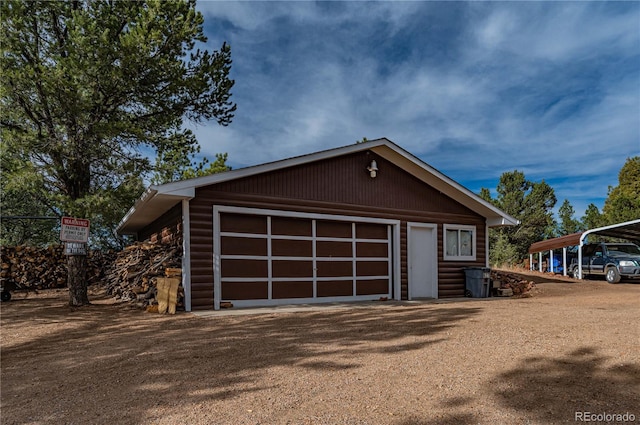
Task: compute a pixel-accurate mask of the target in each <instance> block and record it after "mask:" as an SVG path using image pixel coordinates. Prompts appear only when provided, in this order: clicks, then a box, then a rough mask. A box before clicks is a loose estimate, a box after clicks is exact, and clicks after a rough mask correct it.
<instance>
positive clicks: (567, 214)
mask: <svg viewBox="0 0 640 425" xmlns="http://www.w3.org/2000/svg"><path fill="white" fill-rule="evenodd" d="M574 214H575V210H574V209H573V206H571V203H570V202H569V200H568V199H565V200H564V202H563V203H562V205H560V208H559V209H558V217H559V218H560V222H559V223H558V228H557V235H556V236H564V235H570V234H572V233H576V232H579V231H581V230H583V229H582V223H580V221H579V220H576V219H575V218H574Z"/></svg>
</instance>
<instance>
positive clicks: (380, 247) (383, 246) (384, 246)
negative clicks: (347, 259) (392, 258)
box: [356, 242, 389, 258]
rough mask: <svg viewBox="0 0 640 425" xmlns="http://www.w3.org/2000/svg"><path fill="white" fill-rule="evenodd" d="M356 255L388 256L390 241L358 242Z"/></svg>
mask: <svg viewBox="0 0 640 425" xmlns="http://www.w3.org/2000/svg"><path fill="white" fill-rule="evenodd" d="M356 255H357V256H358V257H379V258H383V257H387V256H388V255H389V245H388V243H375V242H357V243H356Z"/></svg>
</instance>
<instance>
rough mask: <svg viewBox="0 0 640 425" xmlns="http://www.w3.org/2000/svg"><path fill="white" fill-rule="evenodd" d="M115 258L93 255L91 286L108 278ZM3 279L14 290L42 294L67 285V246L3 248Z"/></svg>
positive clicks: (89, 257)
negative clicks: (107, 266) (46, 290)
mask: <svg viewBox="0 0 640 425" xmlns="http://www.w3.org/2000/svg"><path fill="white" fill-rule="evenodd" d="M114 257H115V254H114V253H113V252H103V251H89V253H88V255H87V282H88V283H89V284H92V283H96V282H99V281H100V280H102V279H104V277H105V264H108V263H109V262H110V261H111V259H112V258H114ZM0 259H1V267H2V269H1V271H0V277H1V278H2V280H3V282H5V283H6V284H7V285H9V286H10V287H11V289H27V290H39V289H49V288H61V287H64V286H66V285H67V256H66V255H65V253H64V245H50V246H49V247H46V248H42V247H35V246H24V245H19V246H3V247H1V248H0Z"/></svg>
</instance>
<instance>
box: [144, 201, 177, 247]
mask: <svg viewBox="0 0 640 425" xmlns="http://www.w3.org/2000/svg"><path fill="white" fill-rule="evenodd" d="M181 232H182V203H178V205H176V206H175V207H173V208H171V209H170V210H169V211H167V212H166V213H164V214H163V215H162V216H160V217H159V218H158V219H156V220H155V221H154V222H152V223H151V224H149V225H148V226H146V227H145V228H143V229H142V230H140V231H139V232H138V235H137V236H138V237H137V239H138V240H139V241H146V240H148V241H150V242H153V243H158V242H161V243H169V242H170V241H171V240H172V239H173V238H176V237H179V236H180V233H181Z"/></svg>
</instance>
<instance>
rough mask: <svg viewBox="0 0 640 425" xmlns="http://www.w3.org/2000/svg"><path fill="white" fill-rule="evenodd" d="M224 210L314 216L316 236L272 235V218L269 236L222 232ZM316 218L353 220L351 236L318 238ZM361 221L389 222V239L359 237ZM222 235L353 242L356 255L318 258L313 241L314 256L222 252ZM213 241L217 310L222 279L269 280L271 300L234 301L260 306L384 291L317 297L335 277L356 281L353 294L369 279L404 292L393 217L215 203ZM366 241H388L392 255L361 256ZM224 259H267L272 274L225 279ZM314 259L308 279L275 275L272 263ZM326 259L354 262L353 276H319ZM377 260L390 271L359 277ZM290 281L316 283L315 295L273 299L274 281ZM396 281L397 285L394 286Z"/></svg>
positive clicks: (364, 297) (396, 293)
mask: <svg viewBox="0 0 640 425" xmlns="http://www.w3.org/2000/svg"><path fill="white" fill-rule="evenodd" d="M221 213H235V214H251V215H261V216H266V217H268V218H270V217H272V216H275V217H295V218H305V219H310V220H311V223H312V236H311V237H308V236H288V235H276V236H274V235H272V234H271V226H270V225H269V223H270V220H268V222H267V235H258V234H250V233H238V232H221V231H220V214H221ZM316 220H331V221H345V222H349V223H352V230H351V238H335V237H317V236H316V235H317V231H316V225H317V221H316ZM357 223H375V224H386V225H387V235H388V239H366V238H356V226H355V224H357ZM222 236H233V237H252V238H264V237H266V239H267V240H268V241H269V242H268V245H269V247H270V246H271V243H270V242H271V240H273V239H280V240H311V241H316V242H318V241H329V242H351V247H352V248H351V250H352V257H316V254H317V252H316V244H315V243H314V244H313V248H312V251H313V252H312V254H313V257H295V256H281V257H278V256H276V257H274V256H272V255H271V252H270V248H268V252H267V255H266V256H262V255H257V256H256V255H220V250H221V242H220V240H221V237H222ZM213 238H214V240H213V244H214V248H213V249H214V259H213V261H214V279H213V280H214V309H216V310H218V309H219V308H220V302H221V301H223V299H222V298H221V296H220V295H221V288H222V281H223V280H224V281H225V282H234V281H238V282H242V281H247V280H248V279H250V280H252V281H256V282H267V283H268V284H269V291H268V297H269V299H267V300H232V301H233V303H234V305H237V306H245V305H246V306H249V305H251V306H259V305H277V304H283V303H309V302H316V303H318V302H333V301H355V300H369V299H378V298H379V297H380V294H378V295H351V296H348V297H318V296H317V285H316V283H317V282H323V281H335V280H344V281H352V282H353V294H357V285H356V283H357V282H359V281H367V280H381V279H387V280H388V281H389V287H388V295H389V296H391V291H392V288H393V291H394V293H393V297H394V298H395V299H397V300H399V299H400V296H401V291H400V220H391V219H383V218H372V217H361V216H350V215H332V214H319V213H303V212H296V211H289V210H273V209H261V208H248V207H233V206H226V205H214V206H213ZM358 242H365V243H387V244H388V246H389V248H388V253H389V254H390V256H389V257H357V256H356V254H357V243H358ZM222 259H255V260H266V261H267V262H268V264H269V266H268V270H269V272H268V276H267V277H266V278H259V279H255V278H224V279H222V275H221V269H220V261H221V260H222ZM278 260H283V261H313V276H311V277H307V278H293V277H292V278H288V277H285V278H274V277H273V276H272V272H271V264H272V261H278ZM322 261H352V269H353V271H352V276H342V277H330V276H328V277H318V276H317V265H318V262H322ZM374 261H386V262H388V271H389V274H387V275H381V276H378V275H376V276H357V265H358V263H365V262H374ZM287 281H301V282H307V281H308V282H313V283H314V285H313V291H314V292H313V295H314V296H313V298H304V299H299V298H295V299H293V300H295V302H293V301H291V300H292V299H273V298H272V295H273V294H272V282H287ZM394 282H397V284H396V285H395V287H394Z"/></svg>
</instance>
